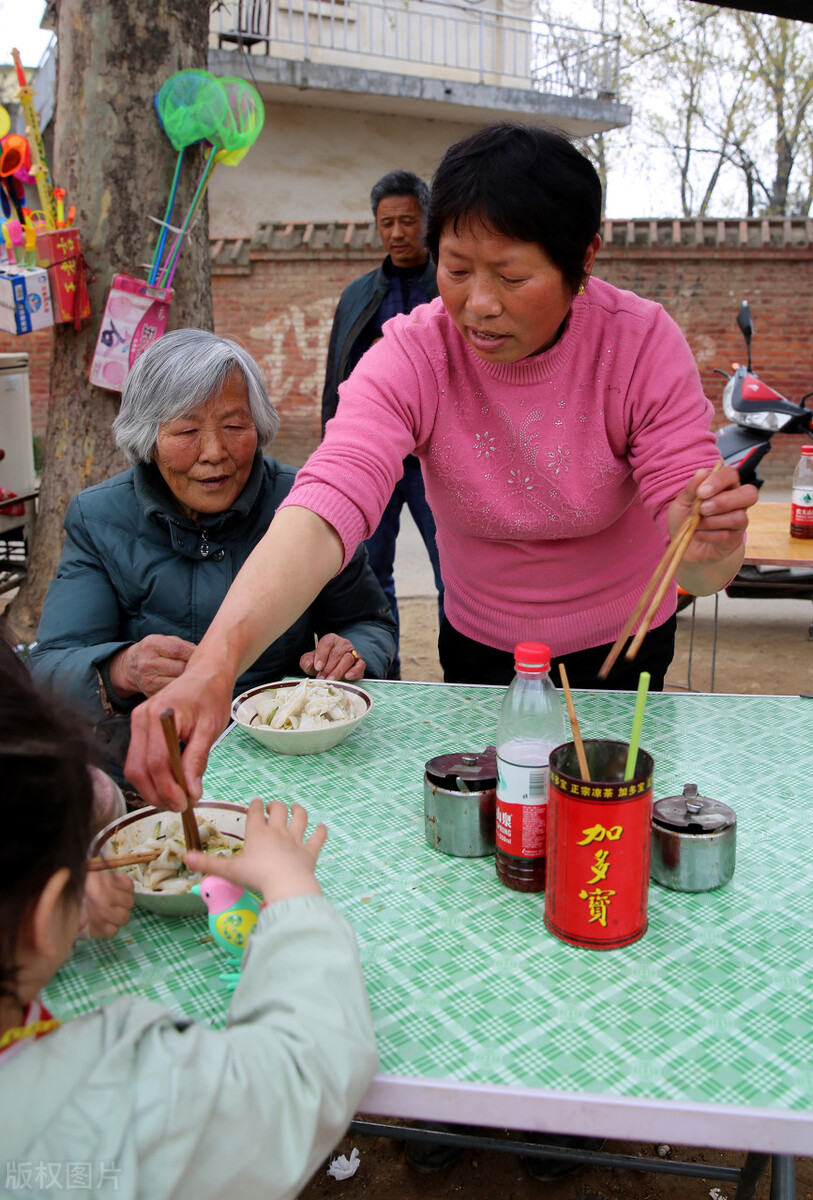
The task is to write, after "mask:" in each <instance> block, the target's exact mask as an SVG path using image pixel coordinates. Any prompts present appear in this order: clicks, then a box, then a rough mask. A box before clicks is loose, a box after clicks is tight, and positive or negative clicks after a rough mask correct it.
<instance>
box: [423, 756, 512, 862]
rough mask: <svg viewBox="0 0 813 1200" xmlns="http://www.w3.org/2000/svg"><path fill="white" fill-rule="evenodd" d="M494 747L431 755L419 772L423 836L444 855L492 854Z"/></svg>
mask: <svg viewBox="0 0 813 1200" xmlns="http://www.w3.org/2000/svg"><path fill="white" fill-rule="evenodd" d="M496 788H497V750H496V748H495V747H494V746H486V748H485V750H483V751H482V752H481V753H475V752H472V751H463V752H460V753H457V754H441V755H438V757H437V758H430V760H429V762H428V763H427V764H426V774H425V775H424V777H423V798H424V815H425V829H426V840H427V842H428V843H429V845H430V846H432V847H434V849H435V850H440V851H441V853H442V854H454V855H457V856H458V857H460V858H480V857H482V856H483V855H485V854H493V853H494V831H495V823H496V808H497V792H496Z"/></svg>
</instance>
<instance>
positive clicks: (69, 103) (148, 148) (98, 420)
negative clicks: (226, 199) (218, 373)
mask: <svg viewBox="0 0 813 1200" xmlns="http://www.w3.org/2000/svg"><path fill="white" fill-rule="evenodd" d="M57 39H58V55H59V57H58V66H57V98H56V116H55V126H54V155H53V159H54V161H53V162H52V163H49V167H50V172H51V178H52V179H53V180H54V181H55V183H56V184H57V185H58V186H60V187H64V188H66V189H67V196H66V200H65V205H66V208H67V207H68V206H70V205H71V204H74V205H75V206H76V225H77V227H78V229H79V230H80V232H81V237H82V249H83V251H84V254H85V258H86V260H87V263H88V266H89V267H90V268H91V270H92V272H93V273H94V275H95V279H94V280H93V281H91V282H90V283H89V291H90V302H91V311H92V316H91V318H90V321H89V323H87V324H86V325H85V326H84V327H83V328H82V329H81V331H79V332H76V331H75V330H74V328H73V326H72V325H64V324H63V325H57V326H55V328H54V342H53V352H52V357H51V386H50V391H51V396H50V408H49V414H48V427H47V433H46V439H45V453H44V462H43V472H42V484H41V490H40V498H39V512H38V517H37V523H36V528H35V534H34V539H33V546H32V551H31V558H30V563H29V568H28V573H27V578H26V581H25V583H24V585H23V586H22V588H21V590H20V593H19V594H18V596H17V597H16V599H15V600H14V601H13V603H12V606H11V609H10V611H9V618H8V620H9V625H10V626H11V629H12V631H13V634H14V636H15V637H17V638H26V637H31V636H32V635H33V633H34V630H35V629H36V626H37V622H38V620H39V613H40V610H41V607H42V602H43V599H44V597H45V590H46V588H47V585H48V582H49V580H50V579H51V578H52V577H53V575H54V573H55V571H56V567H57V563H58V561H59V555H60V553H61V549H62V520H63V517H64V514H65V509H66V507H67V505H68V502H69V501H70V500H71V498H72V497H73V496H74V495H76V493H77V492H79V491H81V490H82V489H83V488H86V487H88V486H89V485H90V484H92V483H98V482H99V481H100V480H102V479H106V478H108V477H109V476H110V475H111V474H113V473H115V472H116V471H119V470H122V469H123V468H124V467H125V466H126V465H127V464H126V462H125V461H124V459H123V457H122V455H121V454H120V453H119V451H118V450H117V448H116V446H115V443H114V442H113V438H112V435H111V432H110V426H111V422H112V420H113V418H114V417H115V415H116V413H117V412H118V406H119V399H120V396H119V393H118V392H109V391H105V390H102V389H100V388H97V387H93V386H92V385H91V384H90V383H89V382H88V371H89V368H90V361H91V359H92V357H93V351H94V348H95V345H96V339H97V337H98V334H99V327H100V324H101V318H102V314H103V312H104V305H105V300H106V297H107V292H108V289H109V287H110V283H111V280H112V278H113V276H114V275H117V274H129V275H135V276H137V277H139V278H142V279H143V278H145V277H146V276H147V275H148V274H149V268H148V267H147V266H145V264H147V263H149V261H150V259H151V257H152V250H153V247H154V245H155V242H156V239H157V236H158V230H159V227H158V226H157V225H155V224H154V223H153V222H152V221H150V220H149V217H150V216H155V217H159V218H161V217H163V215H164V209H165V207H166V203H167V198H168V196H169V191H170V185H171V181H172V175H173V171H174V169H175V162H176V154H175V151H174V149H173V148H172V145H171V143H170V142H169V140H168V138H167V137H166V135H165V134H164V132H163V130H162V129H161V127H160V125H159V123H158V118H157V116H156V113H155V108H154V106H153V98H154V96H155V94H156V92H157V91H158V90H159V88H160V87H161V85H162V84H163V83H165V81H166V80H167V79H168V78H169V77H170V75H173V74H174V73H175V72H176V71H180V70H184V69H186V68H192V67H194V68H198V69H200V68H203V69H205V68H206V62H207V49H208V40H209V4H208V0H58V5H57ZM203 162H204V158H203V150H202V148H201V147H199V146H197V147H193V148H192V149H191V150H187V152H186V154H185V156H184V165H183V170H182V173H181V179H180V186H179V190H178V200H177V202H176V205H175V212H174V214H173V218H172V221H173V223H174V224H178V225H179V224H180V223H181V221H182V219H183V215H184V213H185V212H186V210H187V207H188V205H189V202H190V200H191V198H192V194H193V192H194V190H195V187H196V184H197V180H198V176H199V174H200V171H201V170H202V167H203ZM168 240H169V243H170V244H171V241H172V237H171V235H170V238H169V239H168ZM208 241H209V238H208V210H207V208H206V206H205V204H204V205H203V206H202V207H201V209H200V210H199V219H198V221H197V223H196V225H195V227H194V229H193V231H192V233H191V234H190V235H189V237H188V238H187V240H186V242H185V244H184V248H183V254H182V257H181V261H180V266H179V268H178V272H177V274H176V276H175V279H174V281H173V286H174V289H175V295H174V297H173V300H172V307H171V310H170V319H169V327H170V328H179V327H181V326H185V325H192V326H197V327H200V328H205V329H211V328H212V324H213V321H212V289H211V268H210V261H209V246H208Z"/></svg>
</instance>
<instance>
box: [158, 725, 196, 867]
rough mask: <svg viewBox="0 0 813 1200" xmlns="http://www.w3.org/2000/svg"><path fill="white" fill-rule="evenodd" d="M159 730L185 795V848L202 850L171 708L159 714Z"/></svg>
mask: <svg viewBox="0 0 813 1200" xmlns="http://www.w3.org/2000/svg"><path fill="white" fill-rule="evenodd" d="M161 728H162V729H163V731H164V740H165V741H166V744H167V750H168V751H169V761H170V763H171V765H172V774H173V775H174V776H175V782H176V783H177V784H178V787H181V788H183V790H184V792H185V794H186V808H185V809H184V810H183V812H182V813H181V820H182V821H183V836H184V841H185V842H186V848H187V850H202V849H203V847H202V846H201V844H200V830H199V829H198V823H197V821H196V820H195V813H194V807H195V806H194V804H193V802H192V800H191V799H190V796H189V792H187V790H186V780H185V779H184V774H183V765H182V764H181V747H180V743H179V742H178V730H177V729H176V728H175V710H174V709H173V708H168V709H167V710H166V712H163V713H161Z"/></svg>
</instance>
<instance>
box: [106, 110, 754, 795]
mask: <svg viewBox="0 0 813 1200" xmlns="http://www.w3.org/2000/svg"><path fill="white" fill-rule="evenodd" d="M600 214H601V186H600V183H599V180H598V176H597V175H596V172H595V170H594V169H593V167H592V165H591V164H590V163H589V161H588V160H587V159H586V158H585V157H584V156H583V155H582V154H580V153H579V152H578V151H577V150H576V149H575V148H574V147H573V146H572V145H571V144H570V142H569V141H568V140H567V139H566V138H564V137H563V136H561V135H558V134H555V133H551V132H550V131H546V130H542V129H535V128H528V127H524V126H512V125H498V126H494V127H491V128H489V129H485V130H482V131H480V132H478V133H475V134H474V135H473V136H471V137H469V138H467V139H466V140H464V141H462V142H459V143H457V144H456V145H454V146H452V147H451V149H450V150H448V151H447V153H446V155H445V157H444V159H443V160H442V162H441V164H440V166H439V168H438V171H437V173H436V175H435V178H434V180H433V186H432V199H431V204H430V211H429V219H428V230H427V242H428V245H429V249H430V251H431V253H432V255H433V257H434V258H435V260H436V262H437V270H438V288H439V291H440V298H439V299H438V300H435V301H433V302H432V303H431V304H428V305H424V306H422V307H420V308H418V309H415V310H414V311H413V312H412V313H410V314H409V315H408V316H401V317H396V318H395V319H393V320H392V321H390V322H389V323H388V324H387V325H386V326H385V328H384V336H383V339H382V340H381V341H380V342H379V343H378V344H377V345H375V346H373V347H372V348H371V350H369V351H368V353H367V354H366V355H365V356H364V358H363V359H362V361H361V362H360V363H359V365H358V367H357V368H356V370H355V371H354V372H353V375H352V376H351V378H350V379H348V380H347V382H346V383H345V384H344V385H343V386H342V388H341V389H340V403H339V408H338V411H337V415H336V416H335V417H334V419H333V420H332V421H331V422H329V424H328V426H327V432H326V435H325V439H324V442H323V443H322V445H321V446H320V447H319V448H318V449H317V450H316V451H315V453H314V454H313V455H312V456H311V457H310V459H309V460H308V462H307V463H306V464H305V466H304V467H303V468H302V470H301V471H300V472H299V475H298V477H297V483H296V486H295V487H294V488H293V489H292V491H291V493H290V495H289V497H288V499H287V500H286V502H285V504H284V505H283V506H282V507H281V508H280V510H279V511H278V513H277V515H276V517H275V518H274V521H273V523H272V525H271V527H270V529H269V531H268V534H267V535H266V536H265V538H264V539H263V541H262V542H261V543H260V545H259V546H258V547H257V549H256V550H255V551H254V553H253V554H252V556H251V557H250V558H249V560H248V562H247V563H246V565H245V566H244V567H243V569H242V571H241V572H240V575H239V577H238V579H237V580H236V582H235V584H234V585H233V586H232V588H231V590H230V592H229V594H228V596H227V597H226V600H225V601H224V603H223V605H222V607H221V609H220V611H219V613H218V615H217V617H216V618H215V620H214V622H213V623H212V625H211V626H210V629H209V631H208V633H207V634H206V636H205V637H204V639H203V641H202V642H201V644H200V646H199V648H198V649H197V650H196V652H195V653H194V654H193V655H192V658H191V659H190V661H189V663H188V665H187V668H186V670H185V672H184V674H183V675H182V676H181V677H180V679H179V680H177V681H175V683H173V684H172V685H170V687H169V688H167V689H165V691H164V692H162V693H161V697H160V702H158V701H156V702H151V701H148V702H147V703H146V704H145V705H142V706H141V708H139V709H136V711H135V713H134V714H133V723H132V730H133V740H132V743H131V750H130V756H129V758H128V762H127V774H128V776H129V777H130V778H131V779H132V781H133V783H134V784H135V785H136V786H137V787H138V789H139V791H141V793H142V795H144V796H145V798H146V799H148V800H149V801H152V802H156V803H161V804H163V805H164V806H166V805H167V803H171V804H173V805H174V806H176V807H178V808H180V807H182V806H183V803H184V798H183V794H182V792H181V790H180V789H179V788H178V786H177V784H175V783H174V781H173V779H172V776H171V773H170V769H169V764H168V762H167V759H166V753H165V750H164V747H163V734H162V731H161V726H160V712H161V711H163V709H164V708H166V707H167V705H170V704H171V705H172V706H173V707H174V708H175V713H176V721H178V723H179V726H180V728H179V732H180V733H181V736H182V737H183V738H184V739H185V740H188V745H187V748H186V752H185V756H184V763H185V770H186V776H187V780H188V784H189V789H190V792H191V794H192V795H193V796H195V797H197V796H199V795H200V774H201V772H202V768H203V766H204V764H205V761H206V754H207V752H208V749H209V746H210V745H211V743H212V741H213V740H214V738H215V737H216V736H217V734H218V733H219V731H220V729H222V727H223V725H224V724H225V720H226V718H227V716H228V706H229V702H230V700H231V695H232V687H233V684H234V679H235V677H236V675H238V674H239V673H240V672H241V671H243V670H245V669H246V667H247V666H248V665H249V664H250V663H251V662H252V661H253V660H254V658H256V657H257V655H258V654H259V653H260V652H261V651H262V650H263V649H264V647H265V646H266V645H267V644H268V643H269V642H270V641H272V640H273V639H274V638H275V637H277V636H279V634H280V633H281V632H282V631H283V630H284V629H286V628H287V627H288V626H289V625H290V624H291V623H292V621H293V620H294V619H295V618H296V617H297V616H298V615H299V614H300V612H302V611H303V609H304V608H305V607H306V606H307V605H308V604H309V603H310V601H311V600H312V598H313V596H314V595H315V594H316V593H317V592H318V591H319V589H320V588H322V587H323V586H324V584H325V583H326V581H327V580H328V579H329V578H331V577H332V576H333V575H334V574H336V572H337V571H338V570H339V569H340V568H341V566H342V565H343V563H345V562H347V560H348V558H349V557H350V555H351V554H352V553H353V549H354V547H355V546H356V544H357V543H358V542H359V541H360V540H361V539H363V538H366V537H368V536H369V534H370V532H371V531H372V530H373V529H375V528H376V526H377V524H378V521H379V518H380V516H381V512H382V510H383V507H384V504H385V503H386V500H387V498H388V497H389V496H390V495H391V493H392V489H393V485H394V483H395V481H396V479H397V478H398V476H399V474H400V471H401V463H402V461H403V459H404V457H405V456H406V455H407V454H410V453H413V452H414V453H415V454H417V455H418V457H419V458H420V460H421V464H422V467H423V471H424V474H425V479H426V493H427V497H428V499H429V503H430V505H431V507H432V510H433V513H434V516H435V520H436V524H437V531H438V533H437V537H438V548H439V551H440V559H441V567H442V573H443V579H444V583H445V586H446V619H445V621H444V624H443V627H442V629H441V636H440V645H439V649H440V654H441V662H442V665H443V668H444V673H445V677H446V678H447V680H449V681H456V682H488V683H507V682H508V681H509V680H510V678H511V676H512V674H513V656H512V651H513V648H514V645H515V643H517V642H519V641H523V640H526V639H531V640H541V641H544V642H546V643H548V644H549V645H550V646H551V648H552V651H553V655H554V660H555V663H554V678H555V677H556V665H557V663H558V661H564V662H565V664H566V666H567V670H568V676H569V679H570V682H571V684H572V685H573V686H574V687H591V688H594V687H597V686H601V684H600V682H599V681H598V679H597V671H598V668H599V666H600V664H601V663H602V661H603V659H604V657H605V656H606V653H607V651H608V649H609V646H610V644H611V643H612V642H613V641H614V639H615V638H616V636H617V634H618V633H619V631H620V629H621V627H622V626H623V624H624V621H625V620H626V618H627V616H628V615H629V613H630V611H631V610H632V609H633V607H634V606H635V603H636V601H637V599H638V597H639V596H640V594H641V592H642V590H643V588H644V586H645V584H646V582H647V580H648V579H649V576H650V575H651V573H652V570H653V568H654V567H655V565H656V563H657V561H658V559H659V557H660V556H661V554H662V552H663V549H664V546H665V544H666V542H667V540H668V538H669V537H671V536H672V535H674V533H675V532H676V530H677V529H678V527H679V526H680V524H681V522H682V521H683V519H684V518H685V517H686V515H687V514H688V513H689V511H690V508H691V505H692V502H693V500H694V498H695V496H699V497H700V498H701V499H702V502H703V503H702V506H701V510H700V511H701V514H702V517H701V521H700V524H699V526H698V528H697V532H696V533H695V535H694V537H693V539H692V542H691V544H690V546H689V549H688V552H687V553H686V555H685V558H684V560H683V563H682V565H681V569H680V572H679V575H678V580H679V582H680V583H681V584H682V586H683V587H684V588H686V589H687V590H688V591H691V592H693V593H694V594H697V595H704V594H708V593H711V592H714V591H716V590H717V589H719V588H720V587H722V586H724V585H725V583H726V582H727V581H728V580H729V579H730V578H731V577H732V576H733V575H734V574H736V571H737V569H738V567H739V565H740V562H741V561H742V556H743V545H744V532H745V527H746V524H747V517H746V509H747V508H748V506H749V505H751V504H753V503H754V502H755V501H756V497H757V493H756V490H755V489H754V488H753V487H750V486H746V487H743V486H741V485H740V482H739V478H738V476H737V474H736V472H735V471H733V470H730V469H726V468H723V469H721V470H719V471H717V472H716V473H715V474H714V476H713V477H710V476H709V472H710V470H711V468H712V467H713V466H714V465H715V463H716V461H717V458H718V455H717V451H716V448H715V443H714V438H713V436H712V434H711V433H710V431H709V422H710V417H711V405H710V404H709V403H708V401H707V400H706V399H705V397H704V396H703V393H702V390H701V386H700V380H699V377H698V373H697V369H696V367H695V364H694V362H693V360H692V356H691V353H690V351H689V348H688V346H687V344H686V342H685V339H684V338H683V336H682V334H681V333H680V331H679V329H678V328H677V326H676V325H675V323H674V322H673V321H672V320H671V318H670V317H668V316H667V314H666V313H665V312H664V310H663V309H662V308H661V307H660V305H658V304H654V303H652V302H650V301H646V300H642V299H641V298H639V297H638V296H635V295H634V294H632V293H630V292H622V291H619V290H618V289H617V288H614V287H611V286H610V285H609V284H607V283H604V282H602V281H600V280H598V279H595V278H592V277H591V273H592V268H593V264H594V261H595V258H596V254H597V253H598V251H599V248H600V245H601V239H600V237H599V234H598V229H599V221H600ZM674 611H675V592H674V589H672V591H671V592H669V593H667V595H666V596H665V598H664V601H663V604H662V605H661V608H660V610H659V612H658V614H657V616H656V618H655V621H654V622H653V628H652V630H651V632H650V634H649V635H648V637H647V638H646V640H645V641H644V644H643V646H642V648H641V650H640V652H639V654H638V657H637V659H636V660H635V663H634V664H633V668H632V670H629V668H625V666H624V664H623V663H621V664H618V665H617V666H616V667H615V668H614V669H613V671H612V673H611V674H610V677H609V679H608V681H607V686H609V687H613V688H618V687H622V688H623V687H629V686H635V685H636V684H637V679H638V674H639V672H640V671H641V670H644V669H646V670H648V671H650V673H651V675H652V685H651V686H652V687H653V688H654V687H662V686H663V677H664V674H665V672H666V669H667V667H668V665H669V662H670V660H671V657H672V650H673V641H674ZM315 665H317V668H318V664H315ZM625 670H626V671H627V672H628V673H625Z"/></svg>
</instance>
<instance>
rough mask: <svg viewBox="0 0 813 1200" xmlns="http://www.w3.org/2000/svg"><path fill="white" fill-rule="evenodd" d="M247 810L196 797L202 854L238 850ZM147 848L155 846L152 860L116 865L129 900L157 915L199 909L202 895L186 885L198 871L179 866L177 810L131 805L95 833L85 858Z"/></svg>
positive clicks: (187, 914) (180, 848) (197, 878)
mask: <svg viewBox="0 0 813 1200" xmlns="http://www.w3.org/2000/svg"><path fill="white" fill-rule="evenodd" d="M247 812H248V809H247V808H246V807H245V806H244V805H242V804H230V803H229V802H228V801H226V800H202V801H201V802H200V803H199V804H196V805H195V819H196V820H197V823H198V829H199V830H200V839H201V844H202V847H203V849H204V850H205V851H206V853H207V854H211V855H220V854H239V852H240V851H241V850H242V848H243V838H244V836H245V831H246V813H247ZM151 850H152V851H158V854H157V856H156V857H155V858H154V859H153V860H152V861H150V862H142V863H137V864H133V865H131V866H122V867H118V868H117V870H119V871H122V872H124V873H125V874H127V875H130V876H131V877H132V879H133V883H134V884H135V895H134V903H135V904H137V905H138V907H139V908H146V909H148V910H149V911H150V912H154V913H158V914H159V916H162V917H191V916H197V915H202V914H204V913H205V912H206V905H205V904H204V902H203V900H202V899H201V898H200V896H195V895H193V893H192V892H190V890H189V889H190V888H191V887H192V885H193V884H195V883H200V881H201V879H202V877H203V876H202V874H200V873H196V872H194V871H188V870H187V869H186V866H185V865H184V861H183V860H184V854H185V853H186V845H185V843H184V836H183V825H182V823H181V814H180V813H174V812H165V811H163V810H161V809H159V808H137V809H136V810H135V811H134V812H129V813H127V815H126V816H124V817H119V818H118V820H116V821H111V822H110V824H109V825H106V826H105V827H104V829H102V830H101V831H100V832H99V833H97V835H96V837H95V838H94V839H93V842H92V844H91V847H90V854H89V857H90V858H95V857H97V856H98V857H100V858H111V857H115V858H118V857H119V856H121V855H130V854H141V853H142V852H144V853H146V852H148V851H151Z"/></svg>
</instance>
